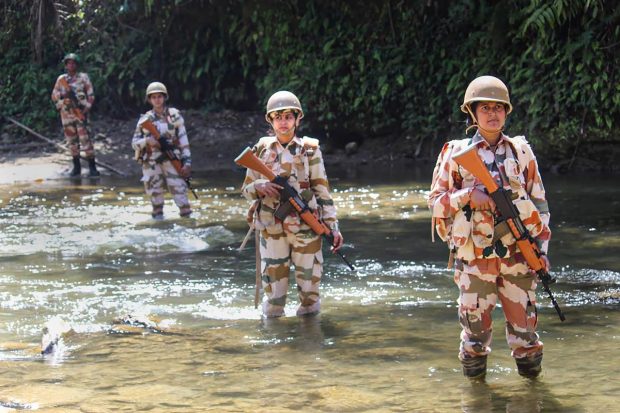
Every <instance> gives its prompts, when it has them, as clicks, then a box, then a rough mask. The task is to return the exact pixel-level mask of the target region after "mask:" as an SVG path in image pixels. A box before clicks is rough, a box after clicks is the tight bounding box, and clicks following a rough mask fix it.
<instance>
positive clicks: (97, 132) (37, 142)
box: [0, 110, 431, 183]
mask: <svg viewBox="0 0 620 413" xmlns="http://www.w3.org/2000/svg"><path fill="white" fill-rule="evenodd" d="M182 113H183V116H184V117H185V123H186V127H187V132H188V135H189V138H190V145H191V150H192V158H193V167H194V170H195V171H196V172H201V171H217V170H230V169H234V168H235V165H234V163H233V159H234V158H235V157H236V156H237V155H238V154H239V153H240V152H241V151H242V150H243V149H244V148H245V147H246V146H251V145H253V144H254V143H255V142H256V141H257V140H258V138H260V137H261V136H265V135H266V134H267V133H268V129H269V125H268V124H267V123H266V122H265V119H264V115H263V114H262V113H258V112H233V111H227V110H225V111H221V112H216V113H204V112H199V111H183V112H182ZM136 122H137V118H136V119H120V120H119V119H112V118H107V117H102V116H98V115H97V114H95V115H94V116H93V117H92V119H91V123H90V130H91V136H92V137H93V140H94V144H95V150H96V156H97V160H98V161H101V162H104V163H106V164H109V165H111V166H113V167H114V168H116V169H118V170H120V171H123V172H125V173H126V174H127V175H129V176H133V175H139V174H140V165H138V164H137V163H136V162H135V161H134V160H133V150H132V149H131V137H132V135H133V132H134V130H135V127H136ZM38 132H40V133H42V134H43V135H44V136H46V137H47V138H49V139H51V140H54V141H56V142H58V143H61V144H64V138H63V136H62V130H61V128H60V124H59V123H58V125H56V127H54V128H51V129H49V130H46V131H38ZM301 134H302V135H309V136H312V137H316V138H318V139H320V140H321V148H322V149H323V152H324V154H325V163H326V164H328V165H333V164H340V165H345V166H346V165H349V166H353V165H355V164H369V163H379V164H386V163H391V162H395V161H402V162H413V159H411V157H410V154H408V151H406V150H403V147H402V143H399V142H400V141H399V140H396V139H387V138H386V139H381V138H376V139H367V140H364V141H362V140H359V139H357V140H351V141H350V142H346V139H345V142H342V139H338V141H340V143H339V144H335V143H334V142H335V141H336V140H337V139H332V138H326V137H325V136H321V133H316V132H313V131H310V130H308V129H306V128H303V127H302V129H301ZM403 142H404V143H405V144H407V140H406V139H405V140H404V141H403ZM347 143H348V145H347ZM0 162H1V163H2V164H1V165H0V167H1V168H2V173H1V174H0V182H4V183H7V182H15V181H20V180H36V179H53V178H55V177H63V176H64V175H65V174H66V173H67V172H68V169H69V167H70V156H69V154H68V152H62V151H60V150H59V149H58V148H56V147H55V146H54V145H51V144H49V143H46V142H44V141H43V140H41V139H39V138H36V137H34V136H33V135H31V134H28V133H27V132H25V131H23V130H22V129H20V128H19V127H18V126H15V125H13V124H12V123H10V122H8V121H6V120H3V121H2V123H1V124H0ZM417 163H421V164H423V165H424V164H426V163H428V160H424V159H421V160H417ZM428 167H429V168H430V167H431V166H430V165H429V166H428ZM100 169H101V171H102V173H104V174H110V172H109V171H106V170H105V169H104V168H100Z"/></svg>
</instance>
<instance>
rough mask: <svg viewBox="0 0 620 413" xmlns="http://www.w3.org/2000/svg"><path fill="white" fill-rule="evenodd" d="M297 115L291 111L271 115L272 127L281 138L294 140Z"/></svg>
mask: <svg viewBox="0 0 620 413" xmlns="http://www.w3.org/2000/svg"><path fill="white" fill-rule="evenodd" d="M296 120H297V119H296V117H295V114H294V113H293V112H292V111H290V110H285V111H279V112H273V113H271V125H272V126H273V130H274V131H275V133H276V136H278V137H279V138H280V137H282V138H292V137H293V135H294V134H295V126H296Z"/></svg>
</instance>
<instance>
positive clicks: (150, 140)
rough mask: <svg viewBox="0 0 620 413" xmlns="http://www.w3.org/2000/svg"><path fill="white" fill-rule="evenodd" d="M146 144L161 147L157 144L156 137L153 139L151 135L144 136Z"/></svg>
mask: <svg viewBox="0 0 620 413" xmlns="http://www.w3.org/2000/svg"><path fill="white" fill-rule="evenodd" d="M146 144H147V145H148V146H151V147H154V148H161V146H160V145H159V142H157V139H155V138H154V137H152V136H149V137H147V138H146Z"/></svg>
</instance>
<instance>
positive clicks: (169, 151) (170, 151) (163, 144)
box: [140, 119, 198, 199]
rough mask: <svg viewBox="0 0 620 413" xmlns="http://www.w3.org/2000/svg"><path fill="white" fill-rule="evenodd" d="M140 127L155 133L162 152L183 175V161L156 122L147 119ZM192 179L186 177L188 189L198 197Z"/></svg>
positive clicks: (152, 133)
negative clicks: (162, 134) (163, 135)
mask: <svg viewBox="0 0 620 413" xmlns="http://www.w3.org/2000/svg"><path fill="white" fill-rule="evenodd" d="M140 127H141V128H144V129H146V130H147V131H149V133H150V134H151V135H153V136H154V137H155V139H157V142H159V146H160V149H161V152H162V153H163V154H164V155H166V157H167V158H168V160H169V161H170V163H172V166H174V169H176V171H177V173H178V174H179V176H183V175H181V169H183V163H182V162H181V160H180V159H179V157H178V156H177V154H176V153H174V146H173V145H171V144H170V142H168V140H167V139H166V138H164V137H162V136H161V135H160V133H159V130H158V129H157V126H155V124H154V123H153V122H152V121H150V120H148V119H147V120H145V121H144V122H142V123H141V124H140ZM191 179H192V178H191V177H187V178H185V183H186V184H187V189H189V190H190V191H192V194H194V198H196V199H198V195H196V190H195V189H194V188H192V184H191Z"/></svg>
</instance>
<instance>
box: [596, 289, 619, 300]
mask: <svg viewBox="0 0 620 413" xmlns="http://www.w3.org/2000/svg"><path fill="white" fill-rule="evenodd" d="M597 295H598V298H599V300H604V301H618V300H620V291H601V292H599V293H598V294H597Z"/></svg>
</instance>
